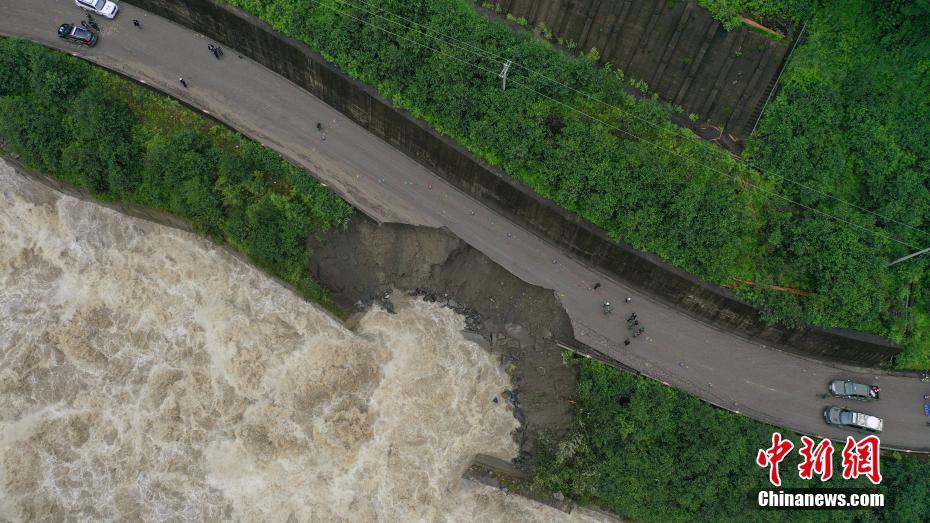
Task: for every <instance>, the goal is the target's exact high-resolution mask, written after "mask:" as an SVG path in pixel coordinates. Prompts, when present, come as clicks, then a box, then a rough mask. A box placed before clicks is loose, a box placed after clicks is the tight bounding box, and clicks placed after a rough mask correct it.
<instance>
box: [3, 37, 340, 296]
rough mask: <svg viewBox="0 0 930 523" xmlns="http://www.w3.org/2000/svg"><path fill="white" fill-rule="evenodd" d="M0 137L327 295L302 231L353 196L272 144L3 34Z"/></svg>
mask: <svg viewBox="0 0 930 523" xmlns="http://www.w3.org/2000/svg"><path fill="white" fill-rule="evenodd" d="M0 113H2V114H3V118H2V119H0V138H2V141H3V142H5V144H6V148H7V149H8V151H9V152H11V153H13V154H16V155H18V156H19V157H20V159H21V160H22V161H24V162H25V163H26V164H27V165H29V166H31V167H34V168H36V169H39V170H41V171H43V172H45V173H47V174H50V175H53V176H57V177H59V178H62V179H64V180H66V181H68V182H70V183H73V184H75V185H77V186H79V187H82V188H85V189H87V190H89V191H91V192H92V193H93V194H95V195H96V196H98V197H100V198H103V199H110V200H121V201H125V202H130V203H136V204H141V205H145V206H149V207H154V208H157V209H162V210H165V211H168V212H170V213H173V214H176V215H178V216H181V217H183V218H186V219H188V220H190V221H191V222H192V223H193V224H194V226H195V227H196V228H197V229H198V230H199V231H200V232H203V233H205V234H208V235H210V236H211V237H213V238H214V239H217V240H225V241H228V242H229V243H230V244H232V245H233V246H235V247H236V248H238V249H240V250H241V251H243V252H244V253H246V254H247V255H249V256H250V257H252V259H254V260H255V262H256V263H257V264H258V265H260V266H261V267H263V268H265V269H267V270H268V271H270V272H271V273H273V274H275V275H277V276H279V277H281V278H282V279H284V280H285V281H287V282H289V283H291V284H293V285H295V286H297V287H298V288H299V289H300V290H301V291H302V292H303V293H304V294H305V295H306V296H307V297H309V298H312V299H316V300H319V301H322V302H324V303H328V302H326V296H325V294H324V293H323V292H322V290H321V289H320V288H319V287H318V286H317V285H316V283H315V282H313V281H312V280H311V279H310V277H309V274H308V266H307V253H306V252H305V250H306V247H305V245H306V238H307V236H308V235H310V234H314V233H318V232H321V231H324V230H326V229H327V228H329V227H331V226H333V225H336V224H342V223H345V222H346V221H347V220H348V219H349V216H350V214H351V212H352V209H351V207H350V206H349V205H348V204H346V203H345V202H344V201H343V200H341V199H340V198H339V197H337V196H336V195H335V194H333V193H332V192H330V191H329V190H328V189H326V188H324V187H323V186H322V185H320V183H319V182H317V181H316V180H315V179H314V178H312V177H311V176H310V175H309V174H307V173H306V172H304V171H301V170H299V169H297V168H295V167H293V166H292V165H290V164H288V163H287V162H285V161H284V160H283V159H282V158H281V157H280V156H278V155H277V154H275V153H273V152H271V151H269V150H268V149H265V148H264V147H261V146H259V145H258V144H255V143H254V142H251V141H249V140H246V139H244V138H243V137H241V136H239V135H237V134H235V133H233V132H231V131H229V130H227V129H225V128H223V127H221V126H219V125H217V124H215V123H213V122H209V121H207V120H204V119H203V118H202V117H201V116H199V115H196V114H194V113H193V112H191V111H189V110H187V109H184V108H182V107H181V106H180V105H179V104H177V103H176V102H173V101H171V100H169V99H168V98H166V97H163V96H159V95H156V94H153V93H152V92H150V91H148V90H146V89H144V88H143V87H140V86H137V85H135V84H132V83H130V82H127V81H125V80H123V79H120V78H118V77H116V76H115V75H113V74H110V73H107V72H105V71H103V70H101V69H98V68H95V67H93V66H90V65H88V64H87V63H85V62H82V61H80V60H77V59H75V58H72V57H70V56H67V55H65V54H63V53H59V52H55V51H51V50H48V49H45V48H42V47H39V46H37V45H34V44H29V43H26V42H22V41H18V40H8V39H4V40H0Z"/></svg>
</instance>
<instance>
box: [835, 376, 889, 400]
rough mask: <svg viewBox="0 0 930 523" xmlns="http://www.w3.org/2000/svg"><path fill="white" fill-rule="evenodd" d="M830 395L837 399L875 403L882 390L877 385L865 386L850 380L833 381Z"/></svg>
mask: <svg viewBox="0 0 930 523" xmlns="http://www.w3.org/2000/svg"><path fill="white" fill-rule="evenodd" d="M827 390H829V391H830V394H831V395H833V396H836V397H837V398H846V399H850V400H859V401H874V400H877V399H878V396H879V393H880V392H881V390H882V389H880V388H878V387H877V386H875V385H863V384H862V383H856V382H854V381H849V380H833V381H831V382H830V386H829V387H828V388H827Z"/></svg>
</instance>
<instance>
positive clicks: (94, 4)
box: [74, 0, 119, 18]
mask: <svg viewBox="0 0 930 523" xmlns="http://www.w3.org/2000/svg"><path fill="white" fill-rule="evenodd" d="M74 5H76V6H78V7H80V8H81V9H84V10H85V11H90V12H91V13H94V14H98V15H100V16H102V17H104V18H113V17H115V16H116V12H117V11H119V7H118V6H117V5H116V4H114V3H113V2H111V1H110V0H74Z"/></svg>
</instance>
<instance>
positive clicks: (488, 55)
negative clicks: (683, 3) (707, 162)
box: [332, 0, 930, 238]
mask: <svg viewBox="0 0 930 523" xmlns="http://www.w3.org/2000/svg"><path fill="white" fill-rule="evenodd" d="M332 1H334V2H337V3H340V4H342V5H346V6H349V7H352V8H355V9H358V10H360V11H363V12H365V13H368V14H370V15H373V16H377V17H378V18H381V19H382V20H385V21H387V22H390V23H392V24H395V25H399V26H401V27H404V28H405V29H410V26H407V25H404V24H401V23H400V22H397V21H395V20H391V19H389V18H387V17H385V16H382V15H380V14H378V13H374V12H372V11H369V10H366V9H362V8H360V7H358V6H357V5H354V4H352V3H350V2H346V1H344V0H332ZM355 1H356V2H358V3H361V4H363V5H365V6H366V7H370V8H373V9H377V10H378V11H380V12H383V13H387V14H389V15H391V16H395V17H397V18H399V19H401V20H404V21H405V22H409V23H410V24H411V25H413V26H415V27H419V28H423V29H425V31H421V30H418V29H414V31H416V32H417V33H420V34H422V35H424V36H426V37H428V38H431V39H433V40H435V41H437V42H441V43H445V44H449V42H450V41H451V42H455V43H457V44H459V45H461V46H464V47H465V48H470V49H471V51H468V49H465V50H466V51H468V52H471V53H472V54H475V55H477V56H480V57H483V58H489V59H494V60H496V61H498V62H504V61H506V60H507V58H506V57H504V56H502V55H498V54H494V53H493V52H491V51H486V50H484V49H483V48H481V47H478V46H476V45H474V44H471V43H469V42H466V41H463V40H459V39H457V38H455V37H452V36H449V35H446V34H444V33H442V32H441V31H437V30H435V29H432V28H429V27H428V26H425V25H423V24H420V23H418V22H417V21H415V20H411V19H410V18H407V17H404V16H402V15H399V14H397V13H394V12H393V11H390V10H388V9H385V8H383V7H381V6H378V5H374V4H371V3H368V2H366V1H364V0H355ZM430 33H435V34H437V35H439V36H440V37H442V38H443V39H446V40H441V39H439V38H437V37H435V36H432V35H431V34H430ZM453 47H454V46H453ZM513 65H515V66H516V67H518V68H522V69H524V70H526V71H528V72H529V73H530V74H535V75H536V76H538V77H539V78H541V79H543V80H546V81H548V82H549V83H551V84H553V85H556V86H558V87H562V88H564V89H567V90H569V91H571V92H573V93H576V94H579V95H581V96H584V97H585V98H587V99H589V100H591V101H594V102H597V103H600V104H602V105H604V106H605V107H607V108H610V109H614V110H616V111H619V112H620V113H621V114H623V115H625V116H628V117H631V118H635V119H637V120H639V121H641V122H643V123H645V124H647V125H650V126H652V127H654V128H656V129H658V130H660V131H662V132H664V133H667V134H669V135H671V136H674V137H675V138H677V139H685V137H683V136H682V135H680V134H678V133H676V132H675V131H674V130H673V129H669V128H668V127H665V126H663V125H660V124H657V123H655V122H653V121H651V120H649V119H647V118H643V117H642V116H639V115H638V114H635V113H631V112H629V111H625V110H624V109H621V108H620V107H617V106H615V105H613V104H610V103H608V102H606V101H604V100H602V99H601V98H598V97H596V96H594V95H592V94H590V93H588V92H585V91H582V90H580V89H577V88H575V87H572V86H570V85H568V84H565V83H563V82H560V81H558V80H556V79H554V78H552V77H550V76H547V75H545V74H543V73H541V72H539V71H538V70H535V69H532V68H530V67H528V66H525V65H523V64H521V63H520V62H513ZM741 163H742V164H743V165H745V166H747V167H749V168H750V169H752V170H754V171H756V172H757V173H758V174H760V175H763V176H765V177H767V178H769V179H772V178H775V179H779V180H782V181H784V182H787V183H790V184H792V185H795V186H796V187H801V188H803V189H806V190H807V191H809V192H815V193H818V194H820V195H822V196H824V197H826V198H829V199H831V200H833V201H835V202H838V203H841V204H844V205H848V206H850V207H852V208H854V209H857V210H859V211H862V212H865V213H868V214H871V215H873V216H875V217H877V218H881V219H882V220H884V221H885V222H887V223H894V224H897V225H900V226H902V227H906V228H907V229H910V230H912V231H914V232H917V233H920V234H921V235H923V236H925V237H928V238H930V233H928V232H927V231H924V230H922V229H919V228H917V227H914V226H912V225H909V224H907V223H904V222H902V221H900V220H895V219H894V218H889V217H888V216H885V215H883V214H880V213H878V212H876V211H873V210H871V209H867V208H865V207H862V206H861V205H858V204H856V203H854V202H851V201H849V200H846V199H844V198H840V197H838V196H835V195H833V194H830V193H828V192H826V191H824V190H822V189H818V188H817V187H812V186H810V185H807V184H805V183H803V182H799V181H796V180H792V179H790V178H788V177H786V176H784V175H780V174H771V173H767V172H765V171H763V170H762V169H761V168H760V167H758V166H756V165H754V164H752V163H750V162H748V161H745V160H741Z"/></svg>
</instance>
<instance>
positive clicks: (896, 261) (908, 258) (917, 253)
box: [888, 247, 930, 267]
mask: <svg viewBox="0 0 930 523" xmlns="http://www.w3.org/2000/svg"><path fill="white" fill-rule="evenodd" d="M925 252H930V247H927V248H926V249H924V250H922V251H917V252H914V253H911V254H908V255H907V256H905V257H903V258H898V259H897V260H895V261H893V262H891V263H889V264H888V267H891V266H892V265H894V264H896V263H901V262H903V261H904V260H910V259H911V258H913V257H915V256H920V255H921V254H924V253H925Z"/></svg>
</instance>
